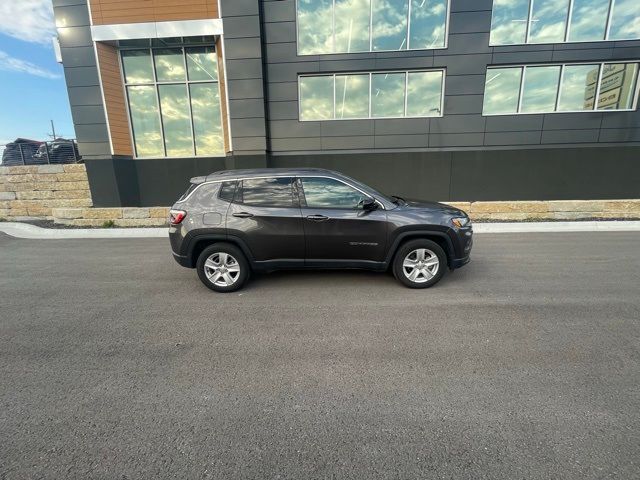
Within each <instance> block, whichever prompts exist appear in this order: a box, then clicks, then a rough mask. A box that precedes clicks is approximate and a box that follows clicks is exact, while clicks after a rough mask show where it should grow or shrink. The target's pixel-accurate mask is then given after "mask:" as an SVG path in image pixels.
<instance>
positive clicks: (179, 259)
mask: <svg viewBox="0 0 640 480" xmlns="http://www.w3.org/2000/svg"><path fill="white" fill-rule="evenodd" d="M172 253H173V259H174V260H175V261H176V262H178V264H179V265H180V266H182V267H185V268H193V267H192V266H191V262H190V261H189V257H186V256H184V257H183V256H182V255H178V254H176V253H175V252H172Z"/></svg>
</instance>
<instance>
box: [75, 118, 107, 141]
mask: <svg viewBox="0 0 640 480" xmlns="http://www.w3.org/2000/svg"><path fill="white" fill-rule="evenodd" d="M75 129H76V135H77V136H78V138H80V139H82V141H83V142H86V143H100V142H103V143H108V142H109V134H108V132H107V126H106V124H105V123H95V124H89V125H76V126H75Z"/></svg>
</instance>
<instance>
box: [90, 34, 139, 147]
mask: <svg viewBox="0 0 640 480" xmlns="http://www.w3.org/2000/svg"><path fill="white" fill-rule="evenodd" d="M96 49H97V53H98V64H99V70H100V78H101V80H102V89H103V92H104V101H105V110H106V113H107V123H108V126H109V132H110V133H111V144H112V145H113V154H114V155H128V156H131V155H133V145H132V142H131V133H130V130H129V117H128V115H127V106H126V99H125V95H124V86H123V84H122V74H121V73H120V62H119V59H118V50H117V49H116V48H115V47H113V46H111V45H107V44H104V43H99V42H98V43H96Z"/></svg>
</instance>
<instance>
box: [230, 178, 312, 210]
mask: <svg viewBox="0 0 640 480" xmlns="http://www.w3.org/2000/svg"><path fill="white" fill-rule="evenodd" d="M279 178H288V179H290V180H291V181H290V182H289V186H290V187H291V206H286V207H285V206H282V205H252V204H251V203H245V202H244V182H245V181H247V180H275V179H279ZM223 182H229V180H223ZM296 184H297V177H296V176H295V175H280V176H278V175H274V176H260V177H247V178H239V179H238V180H237V181H236V189H235V191H234V192H233V200H232V201H231V202H230V203H233V204H234V205H244V206H247V207H251V208H300V195H299V193H298V190H297V185H296ZM238 192H240V195H242V202H240V201H239V199H238Z"/></svg>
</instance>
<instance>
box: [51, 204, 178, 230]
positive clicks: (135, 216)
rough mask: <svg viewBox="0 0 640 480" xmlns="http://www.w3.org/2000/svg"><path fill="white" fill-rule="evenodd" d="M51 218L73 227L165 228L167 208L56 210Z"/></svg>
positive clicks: (166, 224)
mask: <svg viewBox="0 0 640 480" xmlns="http://www.w3.org/2000/svg"><path fill="white" fill-rule="evenodd" d="M53 217H54V218H53V221H54V223H58V224H61V225H71V226H74V227H103V226H105V223H108V222H110V221H111V222H113V226H115V227H166V226H168V221H169V208H168V207H150V208H128V207H124V208H56V209H54V210H53Z"/></svg>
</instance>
